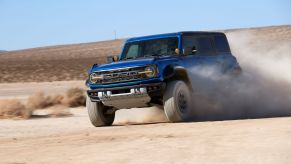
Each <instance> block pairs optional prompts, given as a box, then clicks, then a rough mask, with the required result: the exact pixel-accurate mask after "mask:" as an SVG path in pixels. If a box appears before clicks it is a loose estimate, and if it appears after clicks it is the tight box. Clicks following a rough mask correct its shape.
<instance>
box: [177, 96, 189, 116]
mask: <svg viewBox="0 0 291 164" xmlns="http://www.w3.org/2000/svg"><path fill="white" fill-rule="evenodd" d="M177 103H178V108H179V110H180V112H181V113H185V112H186V111H187V106H188V105H187V99H186V95H185V93H184V92H183V91H179V92H178V102H177Z"/></svg>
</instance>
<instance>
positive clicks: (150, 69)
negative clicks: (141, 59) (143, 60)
mask: <svg viewBox="0 0 291 164" xmlns="http://www.w3.org/2000/svg"><path fill="white" fill-rule="evenodd" d="M139 74H145V75H146V76H147V77H148V78H152V77H155V76H156V75H157V68H156V66H154V65H150V66H147V67H145V69H144V71H141V72H139Z"/></svg>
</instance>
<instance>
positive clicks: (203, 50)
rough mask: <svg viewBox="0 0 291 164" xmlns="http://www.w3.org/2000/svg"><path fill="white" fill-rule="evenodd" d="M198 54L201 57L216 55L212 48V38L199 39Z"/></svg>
mask: <svg viewBox="0 0 291 164" xmlns="http://www.w3.org/2000/svg"><path fill="white" fill-rule="evenodd" d="M198 43H199V45H198V53H199V54H200V55H214V54H215V51H214V48H213V46H212V39H211V38H210V37H200V38H198Z"/></svg>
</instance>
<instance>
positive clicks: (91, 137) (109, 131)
mask: <svg viewBox="0 0 291 164" xmlns="http://www.w3.org/2000/svg"><path fill="white" fill-rule="evenodd" d="M73 111H74V113H75V116H74V117H66V118H40V119H32V120H18V121H15V120H14V121H13V120H4V121H0V163H290V161H291V142H290V140H291V127H290V124H291V118H272V119H254V120H236V121H219V122H196V123H175V124H172V123H156V124H140V125H122V126H121V125H119V126H112V127H102V128H94V127H92V126H91V125H90V123H89V121H88V118H87V116H86V111H85V110H84V109H83V108H79V109H74V110H73Z"/></svg>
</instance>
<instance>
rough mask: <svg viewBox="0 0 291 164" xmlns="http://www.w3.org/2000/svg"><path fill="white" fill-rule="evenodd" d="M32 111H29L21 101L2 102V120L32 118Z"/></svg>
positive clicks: (0, 106) (0, 113) (0, 110)
mask: <svg viewBox="0 0 291 164" xmlns="http://www.w3.org/2000/svg"><path fill="white" fill-rule="evenodd" d="M31 114H32V110H30V109H28V108H26V107H25V105H23V104H22V103H21V102H20V101H19V100H16V99H14V100H0V118H2V119H3V118H24V119H28V118H30V117H31Z"/></svg>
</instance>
